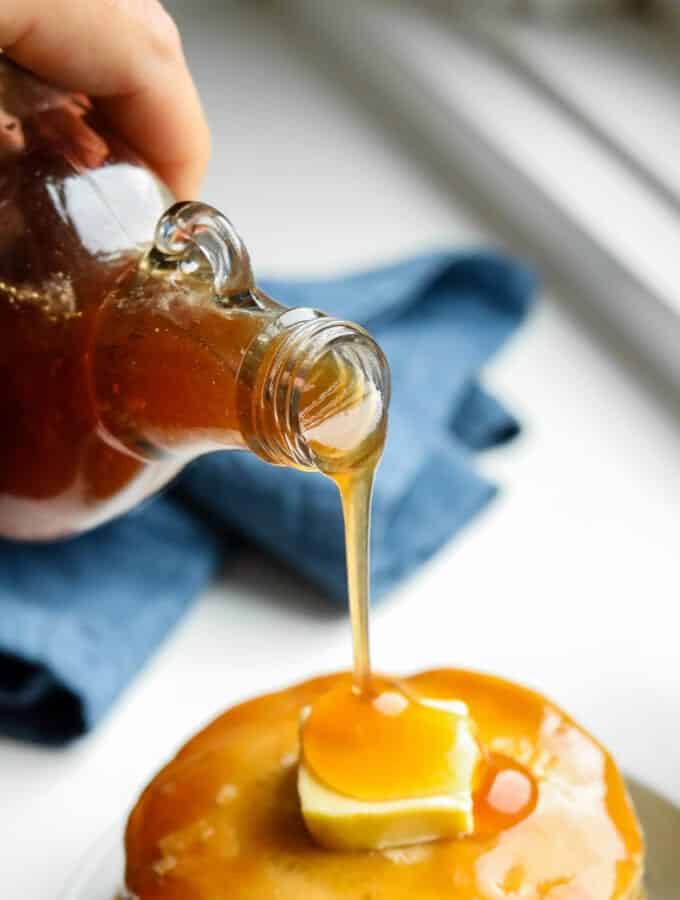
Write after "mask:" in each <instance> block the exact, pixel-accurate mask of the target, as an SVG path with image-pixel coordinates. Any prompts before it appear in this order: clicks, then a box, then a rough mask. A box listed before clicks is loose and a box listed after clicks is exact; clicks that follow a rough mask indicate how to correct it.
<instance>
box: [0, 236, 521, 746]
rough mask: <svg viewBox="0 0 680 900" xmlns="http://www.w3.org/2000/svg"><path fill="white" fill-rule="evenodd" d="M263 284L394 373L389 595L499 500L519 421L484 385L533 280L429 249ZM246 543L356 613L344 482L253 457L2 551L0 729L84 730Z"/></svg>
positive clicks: (376, 543)
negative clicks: (348, 331) (335, 327)
mask: <svg viewBox="0 0 680 900" xmlns="http://www.w3.org/2000/svg"><path fill="white" fill-rule="evenodd" d="M264 287H265V289H266V290H267V291H268V292H269V293H271V294H272V295H273V296H275V297H277V298H278V299H280V300H281V301H282V302H284V303H286V304H288V305H290V306H315V307H318V308H321V309H324V310H326V311H328V312H330V313H333V314H335V315H338V316H342V317H344V318H349V319H354V320H356V321H358V322H361V323H362V324H364V325H365V326H366V327H367V328H368V329H369V331H370V332H371V333H372V334H373V335H374V336H375V337H376V338H377V340H378V341H379V343H380V344H381V346H382V347H383V349H384V350H385V352H386V354H387V357H388V359H389V361H390V365H391V369H392V384H393V401H392V407H391V413H390V428H389V438H388V442H387V448H386V451H385V455H384V458H383V462H382V464H381V467H380V471H379V474H378V478H377V481H376V489H375V500H374V510H373V544H372V583H373V592H374V596H376V597H379V596H380V595H382V594H384V593H385V592H386V591H388V590H389V589H390V588H391V587H393V586H394V585H395V584H396V583H397V582H399V581H400V580H401V579H402V578H404V577H405V576H407V575H408V574H409V573H410V572H411V571H413V569H414V568H415V567H416V566H418V565H419V564H420V563H421V562H422V561H424V560H426V559H427V558H428V557H430V556H431V555H432V554H433V553H434V552H435V551H436V550H437V549H438V548H439V547H440V546H441V545H442V544H443V543H444V542H445V541H446V540H447V539H448V538H450V537H451V536H452V535H453V534H454V533H455V532H456V531H457V530H458V529H459V528H461V526H463V525H464V524H465V523H466V522H467V521H468V520H469V519H470V518H471V517H472V516H473V515H474V514H475V513H477V512H478V511H479V510H480V509H482V507H483V506H484V505H485V504H486V503H487V501H488V500H489V499H490V498H491V497H492V496H493V494H494V491H495V487H494V486H493V485H492V484H490V483H489V482H488V481H487V480H486V479H485V478H483V477H482V476H481V475H480V474H479V473H478V472H477V471H476V469H475V456H476V453H477V452H478V451H480V450H483V449H485V448H487V447H491V446H494V445H497V444H500V443H502V442H504V441H506V440H508V439H510V438H512V437H513V436H514V435H515V434H516V433H517V431H518V425H517V422H516V421H515V419H514V418H513V417H512V416H511V415H510V414H509V413H508V412H507V411H506V410H505V409H504V408H503V407H502V406H501V405H500V404H499V402H498V401H497V400H496V399H495V398H494V397H492V396H491V395H489V394H488V393H487V392H486V391H485V390H484V389H483V387H482V386H481V385H480V383H479V380H478V376H479V371H480V368H481V367H482V366H483V364H484V362H485V361H486V360H487V359H488V358H489V357H490V356H491V355H492V354H493V353H494V352H495V351H496V350H497V349H498V347H499V346H500V345H501V344H502V343H503V341H504V340H505V339H506V338H507V337H508V336H509V335H510V334H511V333H512V332H513V331H514V329H515V328H516V327H517V326H518V325H519V323H520V322H521V321H522V319H523V318H524V316H525V314H526V312H527V310H528V307H529V305H530V298H531V295H532V293H533V288H534V279H533V277H532V276H531V275H530V274H529V273H528V272H527V271H526V270H525V269H523V268H522V267H520V266H518V265H517V264H516V263H514V262H512V261H510V260H508V259H506V258H504V257H502V256H498V255H492V254H482V253H478V254H452V253H436V254H431V255H427V256H420V257H417V258H415V259H410V260H407V261H405V262H400V263H397V264H395V265H391V266H387V267H384V268H381V269H377V270H375V271H371V272H367V273H363V274H359V275H355V276H352V277H349V278H343V279H339V280H334V281H309V282H281V283H277V282H270V283H267V284H265V285H264ZM243 537H246V538H247V539H248V540H249V541H251V542H254V543H256V544H258V545H260V546H261V547H263V548H265V549H266V550H267V551H269V552H271V553H272V554H274V555H276V556H277V557H279V558H281V559H283V560H284V561H285V562H287V563H288V564H290V565H291V566H293V567H294V568H296V569H298V570H299V571H300V572H301V573H302V574H303V575H305V576H307V577H308V578H310V579H311V580H313V581H314V582H315V583H316V584H317V585H318V586H319V587H320V588H321V591H322V592H323V594H324V595H325V596H327V597H328V598H329V599H331V600H332V601H334V602H337V603H344V602H345V569H344V545H343V537H342V521H341V516H340V507H339V501H338V497H337V494H336V489H335V487H334V485H333V484H332V483H331V482H330V481H328V480H327V479H325V478H323V477H322V476H320V475H315V474H308V473H302V472H297V471H293V470H283V469H279V468H275V467H272V466H268V465H266V464H265V463H263V462H261V461H260V460H259V459H257V458H256V457H254V456H253V455H251V454H247V453H235V452H230V453H215V454H212V455H210V456H206V457H203V458H201V459H200V460H198V461H197V462H195V463H194V464H193V465H191V466H190V467H189V468H188V469H187V470H186V471H185V472H184V473H183V474H182V475H181V476H180V477H179V478H178V480H177V481H176V482H175V484H174V486H173V487H172V489H171V490H169V491H167V492H166V493H165V494H164V495H163V496H162V497H159V498H157V499H156V500H153V501H151V502H149V503H147V504H146V505H144V506H143V507H142V508H141V509H138V510H136V511H134V512H132V513H130V514H128V515H126V516H124V517H123V518H120V519H118V520H116V521H115V522H112V523H110V524H108V525H105V526H103V527H101V528H99V529H97V530H96V531H94V532H92V533H90V534H87V535H84V536H83V537H80V538H77V539H74V540H71V541H66V542H62V543H59V544H54V545H51V546H45V545H30V544H15V543H11V542H4V541H0V731H2V732H4V733H6V734H10V735H13V736H16V737H20V738H24V739H28V740H32V741H38V742H42V743H51V744H60V743H64V742H66V741H68V740H70V739H72V738H74V737H76V736H78V735H81V734H83V733H85V732H86V731H88V730H89V729H90V728H91V727H92V726H94V725H95V724H96V722H97V721H98V720H99V719H100V718H101V716H102V715H103V714H104V713H105V712H106V711H107V709H108V708H109V707H110V706H111V704H112V702H113V701H114V700H115V698H116V697H117V695H118V694H119V693H120V692H121V690H122V689H123V688H124V687H125V685H126V684H127V683H128V682H129V680H130V679H131V678H132V677H133V676H134V674H135V672H137V671H138V670H139V668H140V667H141V666H142V665H143V663H144V661H145V660H146V659H147V658H148V656H149V655H150V654H151V653H152V651H153V650H154V648H155V647H156V646H157V645H158V643H159V642H160V641H161V640H162V639H163V637H164V635H165V634H166V633H167V632H168V630H169V629H170V628H171V627H172V626H173V625H174V623H175V622H176V621H177V620H178V619H179V617H180V616H181V615H182V613H183V612H184V610H185V609H186V608H187V606H188V605H189V604H190V603H191V600H192V598H193V597H194V596H195V595H196V593H197V592H199V591H200V590H201V589H202V588H203V587H205V585H206V584H208V583H209V581H210V579H211V578H212V577H213V575H214V573H215V572H216V571H217V569H218V567H219V566H220V565H221V564H222V562H223V560H224V558H225V554H226V555H228V554H229V553H230V552H232V551H233V550H234V549H235V548H236V547H237V546H238V544H239V542H240V540H241V539H242V538H243ZM228 602H229V601H228V598H225V603H228Z"/></svg>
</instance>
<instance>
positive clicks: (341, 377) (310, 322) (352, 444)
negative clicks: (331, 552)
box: [244, 309, 389, 476]
mask: <svg viewBox="0 0 680 900" xmlns="http://www.w3.org/2000/svg"><path fill="white" fill-rule="evenodd" d="M274 324H275V325H276V326H277V330H278V334H277V335H275V336H274V337H273V339H272V336H271V335H269V336H266V337H265V343H266V344H267V345H268V349H267V351H265V353H264V354H263V355H262V357H261V359H260V361H259V364H258V365H257V366H256V371H255V372H254V373H253V374H254V375H255V383H254V385H253V386H254V388H255V389H254V390H251V391H249V394H250V402H249V403H248V405H247V408H246V410H245V413H246V415H247V417H248V419H249V422H248V423H247V427H246V428H244V434H247V435H249V444H250V447H251V449H252V450H253V451H254V452H255V453H257V454H258V455H259V456H261V457H263V458H264V459H266V460H267V461H268V462H273V463H275V464H277V465H287V466H294V467H297V468H302V469H316V470H320V471H322V472H324V473H325V474H327V475H331V476H332V475H334V474H337V473H340V472H343V471H347V470H349V469H353V468H357V467H359V466H361V465H362V464H363V463H365V462H366V461H367V460H368V459H369V458H371V457H374V456H377V455H379V454H380V452H381V451H382V447H383V444H384V440H385V430H386V418H387V406H388V403H389V369H388V366H387V361H386V360H385V357H384V355H383V353H382V351H381V350H380V348H379V347H378V345H377V344H376V343H375V341H374V340H373V339H372V338H371V337H370V335H369V334H368V333H367V332H366V331H364V329H363V328H361V327H360V326H358V325H355V324H354V323H352V322H346V321H343V320H340V319H334V318H331V317H329V316H323V315H322V314H320V313H318V312H317V311H316V310H302V309H297V310H289V311H287V312H286V313H284V314H283V315H282V316H280V317H278V319H277V320H276V322H275V323H273V325H274ZM249 355H250V354H249ZM245 368H246V370H247V369H248V368H249V367H248V366H247V365H246V366H245ZM244 424H245V423H244Z"/></svg>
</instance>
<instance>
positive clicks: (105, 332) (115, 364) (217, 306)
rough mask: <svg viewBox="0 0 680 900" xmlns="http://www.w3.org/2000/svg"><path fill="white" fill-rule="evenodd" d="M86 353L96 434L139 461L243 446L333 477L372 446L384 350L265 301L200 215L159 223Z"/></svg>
mask: <svg viewBox="0 0 680 900" xmlns="http://www.w3.org/2000/svg"><path fill="white" fill-rule="evenodd" d="M92 346H93V350H92V353H91V354H90V357H91V376H92V388H93V394H94V405H95V409H96V411H97V415H98V417H99V421H100V434H101V435H102V437H103V438H104V439H105V440H107V441H108V442H109V443H112V444H114V445H115V446H117V447H119V448H121V449H124V450H126V451H127V452H129V453H132V454H133V455H135V456H137V457H139V458H141V459H145V460H155V459H158V458H161V457H164V456H168V455H172V456H177V457H181V458H183V459H185V460H187V461H188V460H189V459H190V458H192V457H195V456H198V455H199V454H201V453H205V452H208V451H210V450H217V449H221V448H234V449H236V448H244V449H250V450H252V451H253V452H254V453H256V454H257V455H258V456H260V457H262V458H263V459H265V460H266V461H267V462H270V463H274V464H275V465H284V466H293V467H297V468H302V469H319V470H321V471H323V472H326V473H327V474H329V475H334V474H336V473H338V472H342V471H346V470H348V469H350V468H354V467H356V466H358V465H360V464H361V463H362V461H364V460H365V459H367V458H368V457H370V456H371V455H376V454H378V453H379V452H380V450H381V449H382V445H383V442H384V434H385V420H386V411H387V404H388V400H389V374H388V369H387V363H386V361H385V358H384V356H383V354H382V353H381V351H380V348H379V347H378V346H377V344H376V343H375V342H374V341H373V340H372V339H371V338H370V336H369V335H368V334H367V333H366V332H365V331H364V330H363V329H362V328H360V327H359V326H358V325H354V324H352V323H351V322H345V321H342V320H339V319H334V318H331V317H329V316H324V315H323V314H322V313H320V312H318V311H316V310H313V309H289V310H286V309H285V307H282V306H281V305H280V304H278V303H276V302H275V301H274V300H272V299H271V298H269V297H267V295H266V294H264V293H263V292H262V291H260V290H259V289H258V288H257V287H256V285H255V283H254V280H253V276H252V270H251V268H250V260H249V258H248V254H247V250H246V249H245V247H244V246H243V243H242V242H241V240H240V238H239V237H238V235H237V234H236V232H235V231H234V229H233V226H232V225H231V223H229V222H228V220H227V219H225V218H224V217H223V216H221V215H220V214H219V213H217V212H216V211H215V210H212V209H211V208H210V207H206V206H205V205H203V204H199V203H181V204H176V205H175V206H174V207H171V209H170V210H168V211H167V212H166V213H165V215H164V216H163V217H162V218H161V220H160V221H159V224H158V226H157V229H156V238H155V243H154V246H153V247H152V248H151V250H150V252H149V253H148V254H147V255H146V257H145V258H144V259H143V260H142V261H141V264H140V265H139V266H133V268H132V269H131V270H129V271H128V272H127V274H126V275H125V277H124V278H122V279H121V280H120V281H119V282H118V284H117V287H116V290H114V292H113V293H112V294H111V296H110V297H109V298H108V299H107V300H106V301H105V302H104V304H103V305H102V307H101V309H100V311H99V313H98V315H97V323H96V327H95V329H94V333H93V343H92Z"/></svg>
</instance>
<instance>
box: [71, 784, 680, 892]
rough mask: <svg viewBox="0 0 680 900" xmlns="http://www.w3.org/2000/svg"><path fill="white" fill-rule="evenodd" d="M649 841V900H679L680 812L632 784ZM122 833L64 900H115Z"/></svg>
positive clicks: (105, 841)
mask: <svg viewBox="0 0 680 900" xmlns="http://www.w3.org/2000/svg"><path fill="white" fill-rule="evenodd" d="M628 786H629V788H630V792H631V794H632V796H633V801H634V803H635V807H636V809H637V811H638V813H639V816H640V820H641V821H642V827H643V828H644V831H645V835H646V837H647V878H646V881H645V883H646V887H647V900H678V895H679V892H680V853H679V852H678V848H680V809H678V807H677V806H675V805H674V804H673V803H671V802H670V801H669V800H666V799H664V797H662V796H661V795H660V794H657V793H655V792H654V791H651V790H649V788H646V787H643V786H642V785H641V784H639V782H636V781H633V780H632V779H630V780H629V782H628ZM121 835H122V829H121V826H120V825H119V826H116V828H115V829H112V830H111V831H110V832H109V833H108V834H107V835H105V836H104V838H102V839H101V840H100V841H99V842H98V843H97V844H96V845H95V846H94V847H93V848H92V850H91V851H90V852H89V853H88V854H87V855H86V856H85V858H84V859H83V861H82V862H81V863H80V865H79V867H78V873H77V874H76V875H75V876H74V878H73V880H72V881H71V882H70V884H69V885H68V887H67V888H66V890H65V892H64V893H63V894H62V896H61V897H60V900H113V898H114V897H116V894H117V892H118V891H119V890H120V888H121V884H122V872H123V864H124V856H123V846H122V838H121Z"/></svg>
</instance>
